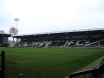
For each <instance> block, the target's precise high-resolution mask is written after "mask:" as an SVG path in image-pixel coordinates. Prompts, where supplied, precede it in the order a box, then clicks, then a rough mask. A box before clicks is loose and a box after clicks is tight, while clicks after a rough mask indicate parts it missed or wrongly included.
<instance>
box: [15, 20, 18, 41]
mask: <svg viewBox="0 0 104 78" xmlns="http://www.w3.org/2000/svg"><path fill="white" fill-rule="evenodd" d="M14 21H16V29H17V21H19V18H15V19H14ZM17 42H18V38H17Z"/></svg>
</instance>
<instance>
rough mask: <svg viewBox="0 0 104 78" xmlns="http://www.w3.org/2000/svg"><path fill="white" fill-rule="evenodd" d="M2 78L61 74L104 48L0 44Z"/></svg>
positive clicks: (59, 76)
mask: <svg viewBox="0 0 104 78" xmlns="http://www.w3.org/2000/svg"><path fill="white" fill-rule="evenodd" d="M1 51H5V78H63V77H65V76H67V75H69V74H70V73H72V72H75V71H77V70H80V69H81V68H83V67H85V66H87V65H89V64H90V63H92V62H93V61H95V60H97V59H99V58H100V57H103V56H104V49H97V48H96V49H95V48H94V49H93V48H88V49H85V48H83V49H71V48H0V52H1Z"/></svg>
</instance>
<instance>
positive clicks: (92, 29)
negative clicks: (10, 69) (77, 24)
mask: <svg viewBox="0 0 104 78" xmlns="http://www.w3.org/2000/svg"><path fill="white" fill-rule="evenodd" d="M95 30H104V28H91V29H79V30H66V31H53V32H41V33H34V34H33V33H32V34H22V35H15V36H27V35H40V34H54V33H67V32H81V31H95Z"/></svg>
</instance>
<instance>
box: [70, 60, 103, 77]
mask: <svg viewBox="0 0 104 78" xmlns="http://www.w3.org/2000/svg"><path fill="white" fill-rule="evenodd" d="M102 67H104V59H102V61H101V62H100V63H99V64H97V65H96V66H95V67H94V68H93V69H89V70H84V71H79V72H74V73H71V74H70V75H69V78H73V77H76V76H80V75H84V78H85V74H88V73H91V74H93V77H94V78H99V77H98V76H99V73H98V72H99V71H100V72H102Z"/></svg>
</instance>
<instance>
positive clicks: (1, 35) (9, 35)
mask: <svg viewBox="0 0 104 78" xmlns="http://www.w3.org/2000/svg"><path fill="white" fill-rule="evenodd" d="M0 37H11V34H0Z"/></svg>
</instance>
